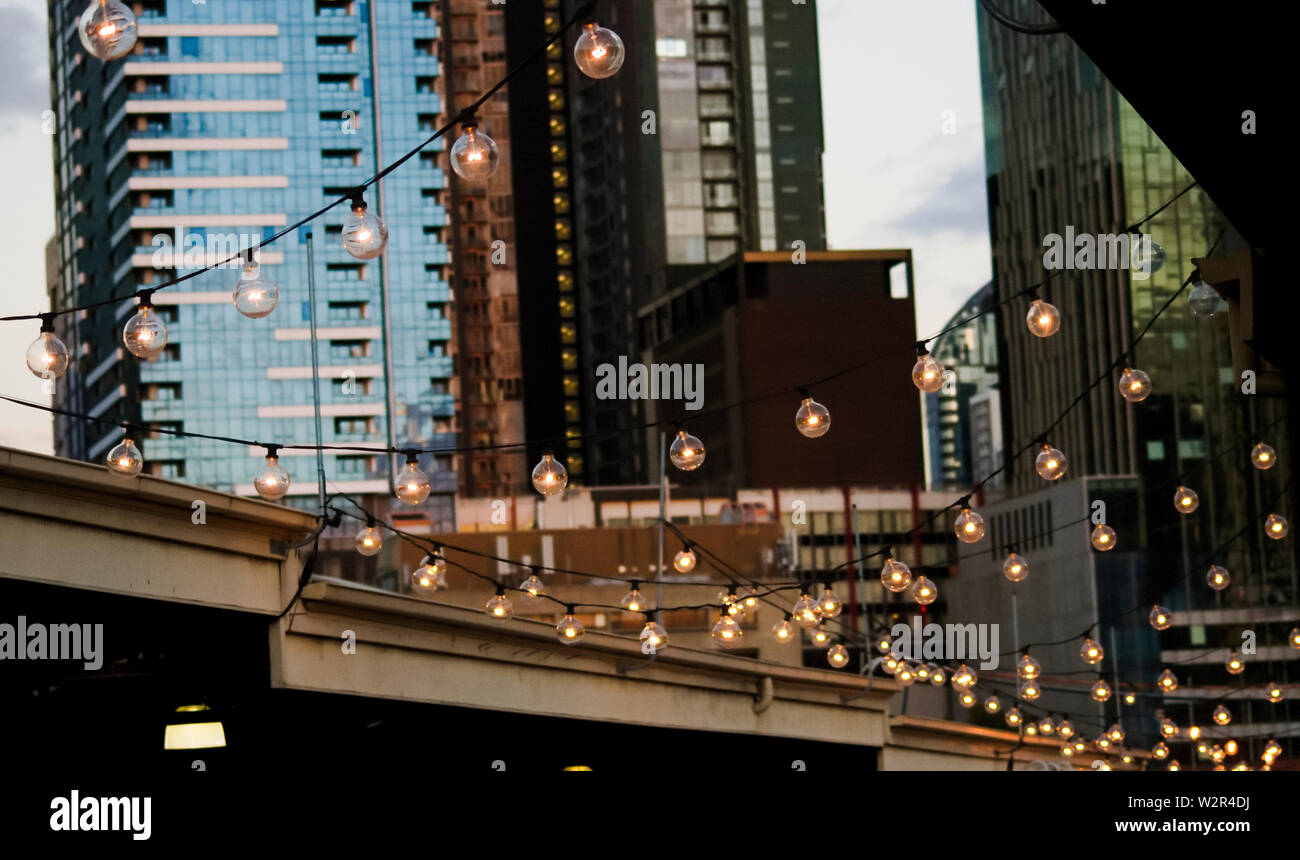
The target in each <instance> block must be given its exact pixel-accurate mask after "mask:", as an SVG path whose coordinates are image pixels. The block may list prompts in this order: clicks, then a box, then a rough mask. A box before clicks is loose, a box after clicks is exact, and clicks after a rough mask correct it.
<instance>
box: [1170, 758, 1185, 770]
mask: <svg viewBox="0 0 1300 860" xmlns="http://www.w3.org/2000/svg"><path fill="white" fill-rule="evenodd" d="M1167 769H1168V770H1173V771H1178V770H1182V769H1183V766H1182V765H1180V764H1179V763H1178V759H1174V760H1172V761H1171V762H1169V767H1168V768H1167Z"/></svg>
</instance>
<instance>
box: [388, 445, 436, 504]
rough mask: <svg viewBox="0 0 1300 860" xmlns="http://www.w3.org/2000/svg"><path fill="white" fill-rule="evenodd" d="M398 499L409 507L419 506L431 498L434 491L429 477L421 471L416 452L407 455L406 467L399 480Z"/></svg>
mask: <svg viewBox="0 0 1300 860" xmlns="http://www.w3.org/2000/svg"><path fill="white" fill-rule="evenodd" d="M396 483H397V498H398V499H399V500H401V501H402V502H403V503H405V504H407V505H412V506H414V505H418V504H420V503H421V502H423V501H424V500H425V499H427V498H429V492H430V490H432V489H433V487H432V485H431V484H430V483H429V476H428V475H426V474H424V472H422V471H421V470H420V458H419V456H417V455H416V453H415V452H414V451H408V452H407V453H406V466H405V468H403V469H402V473H401V475H399V476H398V478H397V481H396Z"/></svg>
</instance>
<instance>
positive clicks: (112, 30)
mask: <svg viewBox="0 0 1300 860" xmlns="http://www.w3.org/2000/svg"><path fill="white" fill-rule="evenodd" d="M77 34H78V35H80V36H81V44H82V46H83V47H85V49H86V50H87V51H88V52H89V53H90V55H91V56H92V57H95V58H96V59H99V60H104V61H108V60H116V59H117V58H119V57H125V56H126V55H127V54H128V53H130V52H131V49H132V48H134V47H135V39H136V35H137V31H136V24H135V13H133V12H132V11H131V10H130V9H128V8H127V6H126V4H125V3H122V2H120V0H92V2H91V4H90V5H89V6H87V7H86V11H84V12H82V13H81V19H80V20H79V21H78V22H77Z"/></svg>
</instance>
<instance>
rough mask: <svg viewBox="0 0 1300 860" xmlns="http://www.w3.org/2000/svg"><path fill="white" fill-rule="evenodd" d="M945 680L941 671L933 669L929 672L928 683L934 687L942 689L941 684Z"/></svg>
mask: <svg viewBox="0 0 1300 860" xmlns="http://www.w3.org/2000/svg"><path fill="white" fill-rule="evenodd" d="M946 680H947V678H946V676H945V675H944V673H943V670H942V669H939V668H935V669H934V670H933V671H932V672H930V683H931V684H933V685H934V686H936V687H942V686H943V682H944V681H946Z"/></svg>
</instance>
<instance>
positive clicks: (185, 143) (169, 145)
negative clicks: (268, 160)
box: [126, 137, 289, 152]
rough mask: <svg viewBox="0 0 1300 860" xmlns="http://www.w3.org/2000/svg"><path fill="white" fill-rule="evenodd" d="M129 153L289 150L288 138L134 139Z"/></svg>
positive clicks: (129, 141)
mask: <svg viewBox="0 0 1300 860" xmlns="http://www.w3.org/2000/svg"><path fill="white" fill-rule="evenodd" d="M126 148H127V151H129V152H207V151H209V150H212V151H218V150H244V149H288V148H289V138H287V137H133V138H130V139H129V140H127V142H126Z"/></svg>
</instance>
